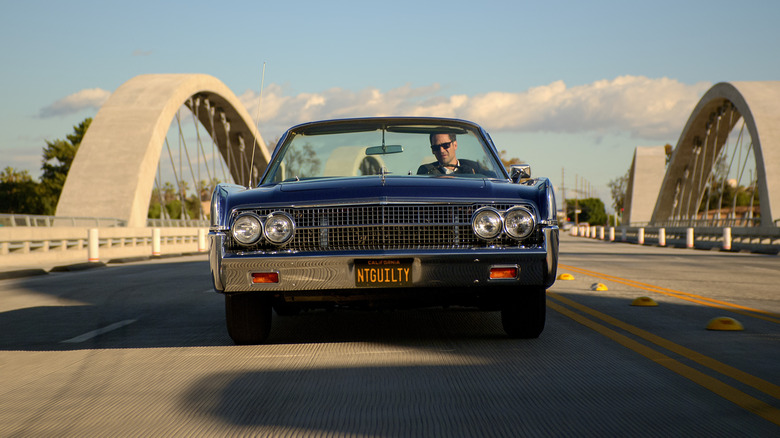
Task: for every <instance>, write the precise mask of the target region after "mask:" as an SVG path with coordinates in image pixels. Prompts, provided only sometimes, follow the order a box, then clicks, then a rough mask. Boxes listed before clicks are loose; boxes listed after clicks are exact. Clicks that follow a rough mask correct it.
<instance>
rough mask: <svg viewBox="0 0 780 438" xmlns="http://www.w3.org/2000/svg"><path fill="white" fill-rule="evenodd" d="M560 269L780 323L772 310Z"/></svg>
mask: <svg viewBox="0 0 780 438" xmlns="http://www.w3.org/2000/svg"><path fill="white" fill-rule="evenodd" d="M558 267H559V268H560V269H566V270H569V271H574V272H577V273H580V274H585V275H588V276H590V277H595V278H601V279H603V280H608V281H613V282H615V283H620V284H625V285H626V286H631V287H635V288H637V289H643V290H646V291H649V292H655V293H658V294H661V295H667V296H670V297H674V298H679V299H681V300H686V301H690V302H693V303H698V304H702V305H705V306H708V307H714V308H717V309H723V310H728V311H730V312H734V313H737V314H740V315H744V316H749V317H751V318H758V319H763V320H765V321H769V322H774V323H776V324H780V315H778V314H776V313H772V312H767V311H764V310H760V309H753V308H751V307H746V306H740V305H739V304H734V303H729V302H727V301H720V300H716V299H713V298H707V297H703V296H701V295H696V294H691V293H687V292H681V291H678V290H674V289H668V288H665V287H660V286H653V285H652V284H647V283H642V282H639V281H634V280H629V279H626V278H621V277H616V276H614V275H609V274H602V273H600V272H595V271H589V270H587V269H582V268H576V267H574V266H569V265H563V264H560V263H559V264H558Z"/></svg>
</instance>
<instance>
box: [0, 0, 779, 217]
mask: <svg viewBox="0 0 780 438" xmlns="http://www.w3.org/2000/svg"><path fill="white" fill-rule="evenodd" d="M0 5H1V6H2V10H3V16H4V17H5V20H3V21H4V24H3V26H2V27H0V38H1V39H2V41H3V43H2V46H0V59H2V64H3V66H2V68H0V78H1V79H2V81H0V84H2V85H0V87H2V88H1V90H2V99H1V100H0V123H1V124H2V125H1V126H0V157H2V158H0V168H5V167H6V166H12V167H14V168H16V169H20V170H23V169H27V170H29V171H30V174H31V175H33V177H38V176H39V174H40V171H39V169H40V164H41V163H40V159H41V151H42V148H43V147H44V146H45V140H54V139H57V138H64V137H65V135H67V134H69V133H71V132H72V127H73V126H74V125H76V124H78V123H79V122H81V121H82V120H83V119H84V118H85V117H93V116H94V115H95V114H96V113H97V110H98V109H99V105H100V104H101V103H102V102H103V101H105V99H106V98H107V96H108V95H109V94H110V92H112V91H113V90H115V89H116V88H117V87H118V86H119V85H121V84H122V83H124V82H125V81H127V80H129V79H130V78H132V77H134V76H136V75H139V74H145V73H206V74H210V75H212V76H214V77H216V78H218V79H220V80H221V81H222V82H224V83H225V84H226V85H227V86H228V87H229V88H230V89H231V90H232V91H233V92H234V93H235V94H236V95H237V96H239V98H240V99H241V100H242V101H244V102H245V103H246V105H247V108H248V109H249V110H250V114H252V115H254V114H255V106H256V102H257V101H258V99H257V95H258V92H259V90H260V80H261V71H262V66H263V63H266V75H265V82H264V84H265V87H264V90H263V106H262V108H261V117H260V124H259V129H260V132H261V133H262V135H263V136H264V137H265V138H266V139H267V140H270V139H273V138H276V137H278V136H279V135H280V134H281V132H282V130H283V129H284V128H286V127H288V126H289V125H292V124H295V123H299V122H303V121H307V120H309V119H313V118H314V119H318V118H332V117H342V116H368V115H379V114H392V115H400V114H412V113H413V114H417V115H422V114H425V115H441V116H453V117H460V118H467V119H470V120H473V121H475V122H477V123H480V124H481V125H483V126H484V127H485V128H486V129H488V131H490V132H491V134H492V136H493V138H494V140H496V142H497V143H498V146H499V149H505V150H507V152H508V153H509V155H510V156H516V157H519V158H521V159H524V160H527V161H529V162H530V163H531V165H532V168H533V171H534V174H535V175H544V176H548V177H550V178H551V179H552V180H553V182H554V183H555V184H556V185H559V184H560V182H561V174H562V169H565V174H566V186H568V187H571V186H573V185H574V178H575V175H577V176H578V177H581V178H584V179H586V180H587V181H588V182H590V184H591V187H592V189H593V190H594V191H595V192H598V195H599V196H600V197H602V199H604V201H605V203H606V204H608V205H609V204H610V203H611V199H610V197H609V191H608V189H607V188H606V183H607V182H608V181H610V180H612V179H614V178H616V177H618V176H620V175H622V174H624V173H625V171H626V170H627V169H628V167H629V166H630V164H631V159H632V156H633V151H634V148H635V147H636V146H651V145H663V144H665V143H671V144H672V145H675V144H676V142H677V139H678V137H679V135H680V132H681V130H682V127H683V126H684V125H685V122H686V121H687V118H688V116H689V115H690V112H691V110H692V109H693V107H694V106H695V105H696V103H697V102H698V99H699V98H700V97H701V95H702V94H703V93H704V92H706V90H707V89H708V88H709V87H710V86H712V85H714V84H715V83H717V82H721V81H757V80H780V56H777V53H778V49H777V47H778V46H779V45H780V26H778V25H777V18H778V17H780V2H777V1H770V0H766V1H751V0H746V1H743V2H739V3H735V2H733V1H720V0H707V1H684V0H683V1H681V0H676V1H652V2H647V1H643V2H631V1H590V2H581V1H550V2H539V1H533V2H530V1H490V0H483V1H480V2H477V1H469V2H466V1H453V0H450V1H431V2H426V1H419V0H418V1H406V0H401V1H393V2H378V3H374V2H370V1H337V0H336V1H329V2H322V1H314V2H309V1H301V2H296V1H294V0H291V1H288V2H262V1H222V2H214V1H186V2H184V1H181V2H176V1H164V0H155V1H145V0H136V1H132V2H130V1H123V2H113V1H81V0H70V1H67V2H59V1H36V0H31V1H24V2H18V1H13V2H12V1H8V0H0Z"/></svg>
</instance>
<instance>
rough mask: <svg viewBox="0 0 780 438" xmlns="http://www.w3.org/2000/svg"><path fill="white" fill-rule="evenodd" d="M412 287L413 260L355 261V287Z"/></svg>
mask: <svg viewBox="0 0 780 438" xmlns="http://www.w3.org/2000/svg"><path fill="white" fill-rule="evenodd" d="M411 285H412V259H381V260H355V286H357V287H403V286H411Z"/></svg>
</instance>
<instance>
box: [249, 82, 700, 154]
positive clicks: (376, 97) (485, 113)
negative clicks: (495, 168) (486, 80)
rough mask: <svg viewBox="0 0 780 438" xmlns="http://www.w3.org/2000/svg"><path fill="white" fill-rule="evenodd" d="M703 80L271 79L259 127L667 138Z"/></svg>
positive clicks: (253, 107)
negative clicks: (482, 83) (322, 123)
mask: <svg viewBox="0 0 780 438" xmlns="http://www.w3.org/2000/svg"><path fill="white" fill-rule="evenodd" d="M710 86H711V84H709V83H704V82H701V83H697V84H694V85H688V84H683V83H680V82H678V81H676V80H673V79H668V78H660V79H652V78H647V77H644V76H620V77H617V78H615V79H612V80H606V79H605V80H600V81H596V82H593V83H591V84H586V85H580V86H575V87H567V86H566V84H565V83H564V82H563V81H555V82H552V83H550V84H548V85H542V86H539V87H534V88H530V89H528V90H526V91H523V92H518V93H510V92H500V91H494V92H488V93H482V94H476V95H473V96H467V95H452V96H442V95H441V87H440V86H439V85H438V84H434V85H431V86H428V87H419V88H412V87H411V86H410V85H404V86H402V87H398V88H395V89H391V90H389V91H387V92H382V91H380V90H378V89H375V88H368V89H364V90H361V91H351V90H344V89H341V88H332V89H330V90H326V91H323V92H321V93H301V94H298V95H289V94H286V93H285V90H284V89H283V88H282V87H280V86H278V85H270V86H268V87H267V88H266V89H265V90H264V91H263V98H262V104H261V105H262V108H261V110H260V129H261V131H262V132H265V133H266V135H274V136H275V135H278V134H280V133H281V132H282V131H283V130H284V129H285V128H287V127H289V126H292V125H295V124H297V123H301V122H305V121H310V120H320V119H330V118H340V117H362V116H382V115H412V116H442V117H456V118H463V119H467V120H473V121H475V122H477V123H480V124H481V125H483V126H484V127H485V128H486V129H488V130H491V131H515V132H555V133H586V132H587V133H595V134H597V135H603V134H606V133H610V132H623V133H627V134H629V135H631V136H633V137H637V138H645V139H658V140H664V141H669V140H670V139H671V140H674V139H675V138H676V137H677V136H678V135H679V133H680V131H681V130H682V128H683V126H684V125H685V122H686V121H687V119H688V117H689V116H690V113H691V111H693V108H694V107H695V105H696V103H697V102H698V100H699V99H700V97H701V95H702V94H703V93H704V92H705V91H706V90H707V89H709V87H710ZM239 98H240V100H241V101H242V102H243V103H244V104H245V105H246V106H247V108H248V109H249V113H250V114H251V115H252V117H255V116H256V111H257V105H258V94H257V92H255V91H251V90H248V91H246V92H245V93H244V94H242V95H241V96H240V97H239ZM269 131H270V132H269Z"/></svg>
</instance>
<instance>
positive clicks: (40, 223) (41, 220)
mask: <svg viewBox="0 0 780 438" xmlns="http://www.w3.org/2000/svg"><path fill="white" fill-rule="evenodd" d="M124 226H127V222H126V221H124V220H122V219H116V218H109V217H65V216H43V215H31V214H8V213H2V214H0V227H98V228H106V227H124ZM146 226H147V227H150V228H151V227H164V228H179V227H208V226H209V221H205V220H198V219H147V220H146Z"/></svg>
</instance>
